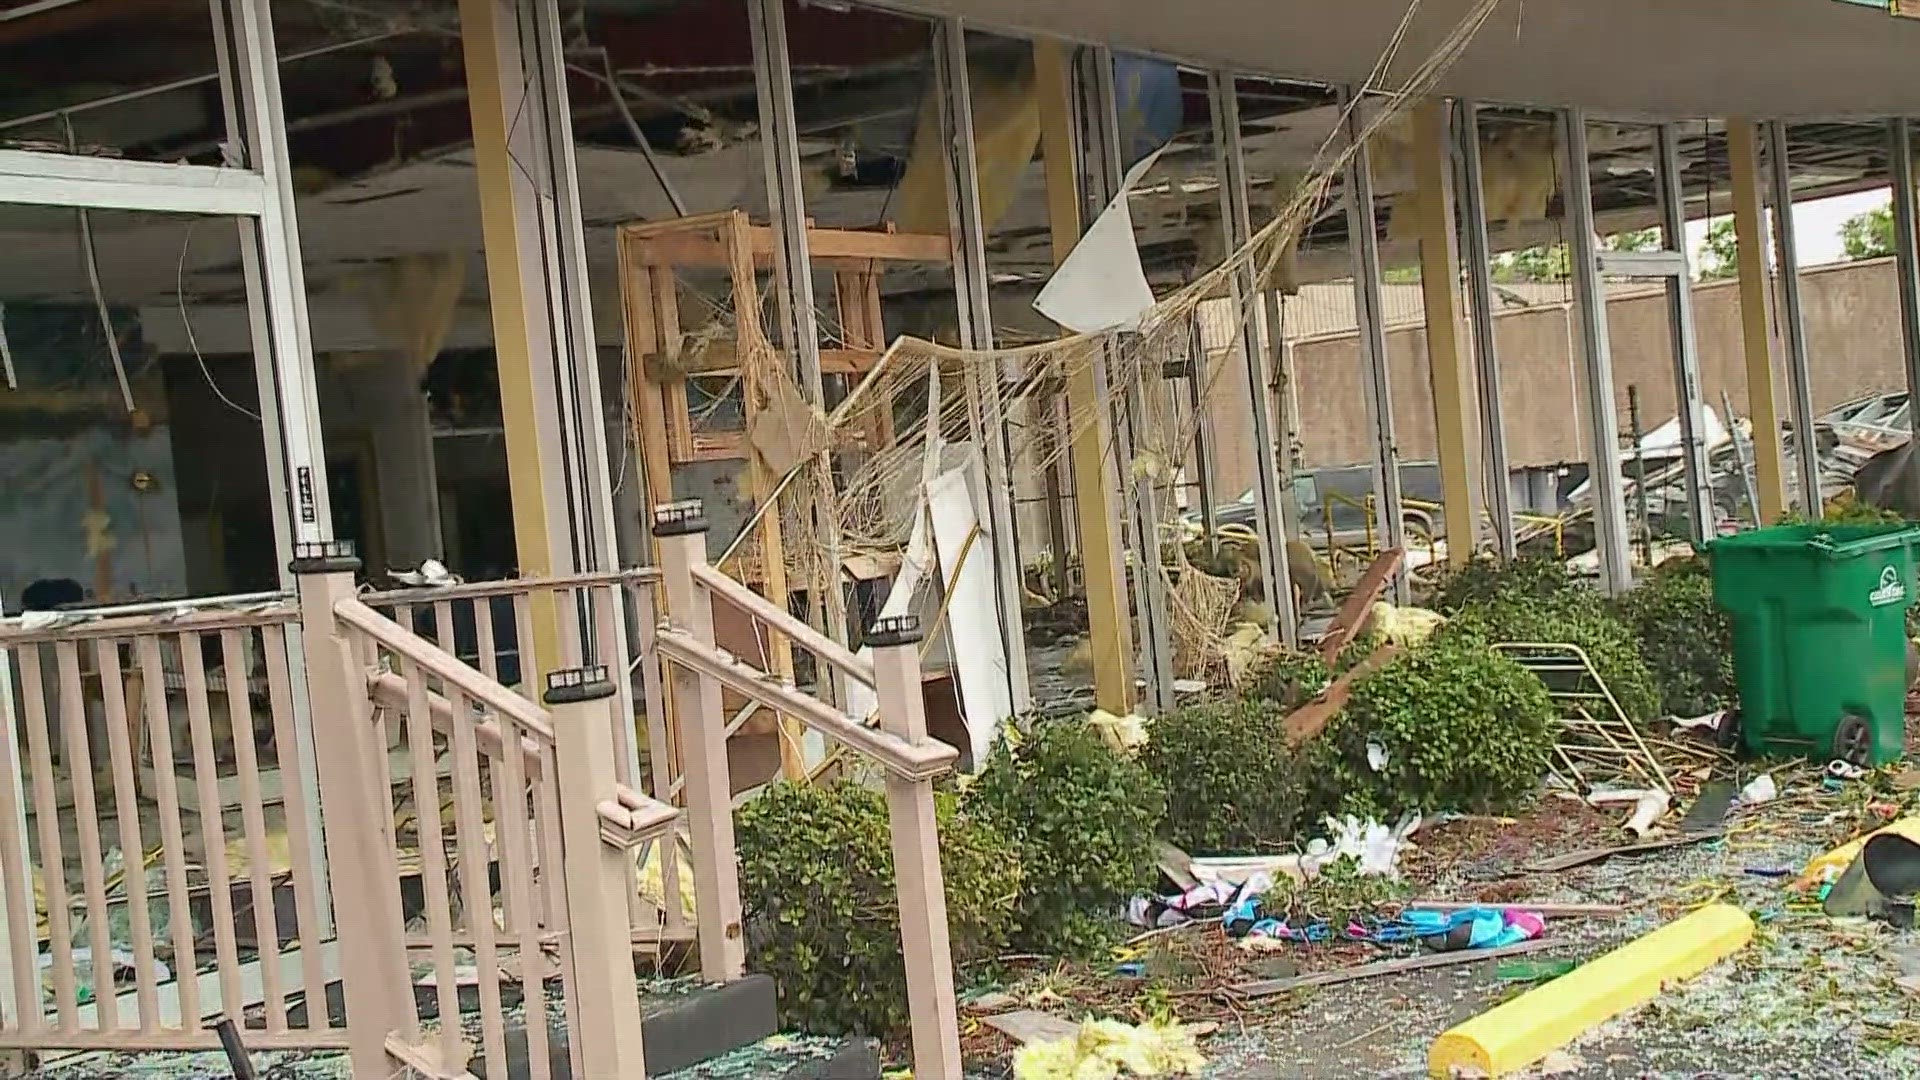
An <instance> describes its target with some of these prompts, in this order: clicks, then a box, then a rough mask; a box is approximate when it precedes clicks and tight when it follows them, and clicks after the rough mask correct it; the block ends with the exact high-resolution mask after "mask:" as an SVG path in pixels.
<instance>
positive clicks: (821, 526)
mask: <svg viewBox="0 0 1920 1080" xmlns="http://www.w3.org/2000/svg"><path fill="white" fill-rule="evenodd" d="M746 7H747V29H748V34H749V37H750V38H751V39H752V44H753V76H754V85H755V90H756V93H757V95H758V98H759V104H760V126H761V130H762V131H764V132H765V134H766V141H767V145H766V150H765V153H764V154H762V164H763V165H764V167H765V170H766V185H767V204H768V210H769V216H770V217H771V219H772V224H773V233H774V248H775V256H776V257H775V260H774V272H773V280H774V296H775V300H776V302H777V304H778V306H779V316H780V317H779V322H778V329H779V331H780V343H781V344H783V345H785V346H786V347H787V349H788V350H789V352H790V353H791V355H792V361H793V366H794V376H795V378H796V379H797V380H798V381H799V383H800V389H801V392H802V394H803V395H804V396H805V397H806V399H807V400H808V401H809V402H811V403H812V404H813V405H814V406H815V407H817V408H818V407H824V404H825V402H826V392H825V389H824V377H823V375H822V373H821V370H820V326H819V320H818V318H817V317H816V315H815V311H814V296H813V259H812V255H811V253H810V252H809V250H808V241H807V207H806V194H805V191H804V188H803V185H802V183H801V174H800V127H799V122H798V121H797V120H795V118H794V112H793V67H792V63H791V58H790V55H789V52H788V48H787V14H786V5H785V0H746ZM815 528H816V529H817V530H818V534H819V536H820V539H821V544H822V546H823V547H824V548H825V551H824V552H823V555H824V556H825V561H826V564H827V565H828V566H829V567H832V568H833V569H832V571H831V573H832V575H833V581H832V582H831V583H830V585H829V587H828V588H827V589H826V596H824V597H823V598H821V599H822V600H823V601H824V603H823V604H822V606H821V608H816V609H815V610H816V612H819V613H820V614H824V616H825V618H824V620H823V623H822V625H823V627H824V629H825V630H826V632H827V634H828V636H830V637H832V638H833V639H834V640H835V641H840V642H846V641H847V640H849V638H848V634H847V606H846V599H845V596H844V594H843V593H842V591H841V584H840V573H841V560H840V535H839V528H838V526H837V524H836V523H835V522H834V521H833V520H832V519H831V518H829V517H827V516H825V515H817V516H816V518H815ZM822 609H824V610H822ZM827 690H828V696H829V697H830V698H831V700H833V701H836V702H844V701H845V700H847V692H846V679H845V676H844V675H843V674H842V673H841V672H839V671H833V672H830V673H829V676H828V680H827Z"/></svg>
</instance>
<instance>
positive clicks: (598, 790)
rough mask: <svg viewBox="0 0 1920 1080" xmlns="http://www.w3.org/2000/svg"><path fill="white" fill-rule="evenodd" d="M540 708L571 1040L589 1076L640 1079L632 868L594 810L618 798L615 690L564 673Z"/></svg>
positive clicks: (575, 671)
mask: <svg viewBox="0 0 1920 1080" xmlns="http://www.w3.org/2000/svg"><path fill="white" fill-rule="evenodd" d="M544 700H545V701H546V704H547V708H548V709H550V710H551V711H552V712H553V731H554V739H555V742H556V746H555V754H554V756H555V758H556V760H557V766H556V767H557V769H558V772H559V776H558V778H557V779H558V781H559V789H558V790H559V793H560V845H561V848H562V850H563V852H564V855H563V857H562V859H561V866H562V868H563V871H564V873H565V875H566V885H567V929H568V932H569V939H568V940H569V947H570V948H572V950H573V980H574V981H573V985H572V986H569V987H567V993H568V994H570V995H572V997H573V1000H574V1001H575V1002H577V1008H578V1015H579V1021H578V1022H579V1024H580V1030H579V1031H575V1032H573V1033H572V1036H571V1037H572V1039H573V1041H574V1043H575V1045H577V1046H579V1047H580V1053H581V1066H582V1067H583V1068H584V1069H585V1070H586V1075H588V1076H623V1077H624V1076H633V1077H643V1076H645V1075H647V1068H646V1059H645V1057H644V1055H643V1051H642V1048H641V1044H640V992H639V989H638V984H637V983H636V981H635V979H634V974H633V937H632V931H631V929H630V928H629V925H628V922H627V896H628V894H629V893H631V892H632V891H633V887H634V883H633V866H632V864H631V863H630V862H629V861H628V855H627V851H626V849H625V848H621V847H616V846H614V845H612V844H609V843H607V842H606V841H605V840H603V839H602V838H601V835H600V811H599V806H600V803H601V802H602V801H605V800H609V799H612V798H613V797H614V784H615V780H614V762H615V758H614V746H613V729H612V728H611V727H609V726H608V724H607V710H608V708H609V705H608V702H609V701H613V700H617V697H616V694H615V691H614V685H613V682H612V680H611V679H609V678H608V677H607V669H606V667H605V666H596V667H587V668H567V669H565V670H561V671H556V672H553V673H552V674H550V675H548V676H547V692H546V695H545V698H544ZM527 1022H528V1023H537V1022H543V1021H541V1020H538V1019H536V1018H529V1019H528V1021H527Z"/></svg>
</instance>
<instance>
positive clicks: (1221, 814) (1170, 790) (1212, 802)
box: [1140, 660, 1325, 855]
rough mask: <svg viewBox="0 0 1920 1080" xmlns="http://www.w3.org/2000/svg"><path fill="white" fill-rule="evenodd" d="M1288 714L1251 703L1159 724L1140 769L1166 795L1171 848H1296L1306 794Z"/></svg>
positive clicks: (1209, 707)
mask: <svg viewBox="0 0 1920 1080" xmlns="http://www.w3.org/2000/svg"><path fill="white" fill-rule="evenodd" d="M1314 662H1315V663H1318V661H1317V660H1316V661H1314ZM1321 670H1322V672H1323V673H1324V671H1325V668H1324V665H1323V666H1322V669H1321ZM1289 711H1290V710H1289V709H1287V708H1285V707H1283V706H1281V705H1278V704H1276V703H1275V702H1272V701H1268V700H1265V699H1262V698H1247V699H1245V700H1242V701H1221V702H1211V703H1208V704H1204V705H1194V706H1190V707H1188V708H1184V709H1176V710H1175V711H1173V712H1170V713H1168V714H1167V715H1165V716H1162V717H1160V718H1159V719H1157V720H1155V721H1154V722H1153V731H1152V736H1151V737H1150V738H1149V739H1148V740H1147V745H1146V747H1145V749H1143V750H1142V751H1141V753H1140V761H1141V763H1142V764H1144V765H1145V766H1146V767H1147V771H1148V772H1150V773H1152V774H1153V775H1154V777H1155V778H1156V779H1157V780H1159V782H1160V784H1161V785H1162V786H1163V787H1164V788H1165V789H1166V792H1167V818H1166V825H1165V827H1164V830H1163V835H1165V836H1166V838H1167V839H1168V840H1169V841H1171V842H1173V843H1174V844H1177V845H1178V846H1180V847H1181V848H1183V849H1185V850H1186V851H1188V852H1191V853H1194V854H1202V855H1204V854H1245V853H1247V852H1252V851H1259V850H1263V849H1271V848H1274V847H1277V846H1285V845H1290V844H1291V843H1292V841H1293V839H1294V837H1295V834H1296V832H1297V831H1298V828H1299V825H1300V809H1301V798H1302V790H1301V787H1300V766H1299V758H1298V755H1296V754H1295V753H1293V752H1292V751H1290V750H1288V749H1287V745H1286V740H1285V739H1284V738H1283V736H1282V735H1281V730H1280V725H1281V721H1282V720H1283V719H1285V717H1286V715H1287V713H1288V712H1289Z"/></svg>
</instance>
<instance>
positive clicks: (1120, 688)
mask: <svg viewBox="0 0 1920 1080" xmlns="http://www.w3.org/2000/svg"><path fill="white" fill-rule="evenodd" d="M1033 69H1034V87H1035V90H1036V92H1037V93H1038V94H1039V98H1040V148H1041V151H1040V152H1041V154H1042V156H1043V157H1044V158H1045V160H1046V168H1047V216H1048V220H1049V221H1050V223H1051V224H1052V227H1053V262H1054V265H1055V266H1058V265H1060V263H1061V262H1063V261H1065V260H1066V257H1067V254H1068V253H1069V252H1071V251H1072V250H1073V248H1074V245H1076V244H1078V243H1079V242H1080V195H1079V190H1078V189H1079V181H1078V177H1077V175H1076V170H1075V162H1076V161H1077V160H1078V157H1079V155H1078V153H1077V152H1076V148H1075V145H1074V136H1073V109H1072V104H1071V98H1070V97H1069V96H1068V94H1069V86H1070V83H1069V81H1068V67H1067V52H1066V47H1065V46H1063V45H1061V44H1060V43H1058V42H1052V41H1036V42H1034V45H1033ZM1067 414H1068V419H1069V422H1070V423H1072V425H1073V444H1072V446H1071V447H1070V448H1069V451H1068V453H1069V457H1070V458H1071V461H1072V464H1073V491H1074V500H1073V501H1074V510H1075V518H1076V520H1077V522H1078V523H1079V526H1080V529H1079V532H1080V565H1081V574H1082V577H1083V578H1084V579H1085V583H1086V590H1087V621H1088V624H1089V638H1090V640H1091V641H1092V642H1093V693H1094V702H1095V704H1097V705H1098V706H1099V707H1100V708H1102V709H1105V710H1107V711H1108V712H1110V713H1114V714H1115V715H1119V716H1125V715H1126V714H1128V713H1130V712H1132V711H1133V701H1134V697H1133V694H1134V690H1133V634H1132V632H1131V628H1130V622H1129V620H1130V618H1131V616H1130V614H1129V612H1128V609H1127V580H1126V573H1125V568H1124V566H1123V564H1122V562H1121V554H1120V538H1119V535H1118V533H1119V530H1118V529H1117V528H1116V525H1115V523H1116V522H1117V521H1118V515H1117V513H1116V511H1115V508H1114V505H1113V498H1114V496H1115V494H1116V493H1115V492H1114V491H1112V490H1111V489H1110V488H1109V487H1108V484H1107V471H1106V442H1107V440H1108V439H1109V438H1110V433H1111V430H1112V427H1111V425H1110V424H1109V423H1108V422H1107V417H1108V416H1109V411H1108V405H1107V403H1106V402H1104V401H1102V400H1100V394H1099V389H1098V384H1097V381H1096V378H1095V372H1094V371H1093V369H1092V368H1091V367H1090V366H1088V365H1085V364H1083V365H1081V366H1080V368H1079V369H1078V370H1075V371H1073V372H1071V373H1070V374H1069V376H1068V379H1067Z"/></svg>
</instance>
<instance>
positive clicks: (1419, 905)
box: [1407, 900, 1631, 919]
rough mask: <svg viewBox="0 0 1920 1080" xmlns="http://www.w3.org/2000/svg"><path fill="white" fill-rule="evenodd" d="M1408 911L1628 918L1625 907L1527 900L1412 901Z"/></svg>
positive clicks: (1567, 917) (1623, 905) (1547, 917)
mask: <svg viewBox="0 0 1920 1080" xmlns="http://www.w3.org/2000/svg"><path fill="white" fill-rule="evenodd" d="M1407 909H1408V910H1409V911H1414V910H1418V911H1472V910H1476V909H1485V910H1488V911H1530V912H1532V913H1534V914H1535V915H1538V916H1540V917H1541V918H1543V919H1610V918H1614V917H1617V916H1621V915H1625V914H1627V912H1628V911H1629V910H1631V909H1630V908H1628V907H1627V906H1626V905H1625V904H1532V903H1528V902H1526V901H1524V900H1521V901H1517V902H1515V903H1511V904H1507V903H1500V904H1489V903H1483V902H1481V901H1478V900H1409V901H1407Z"/></svg>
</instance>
